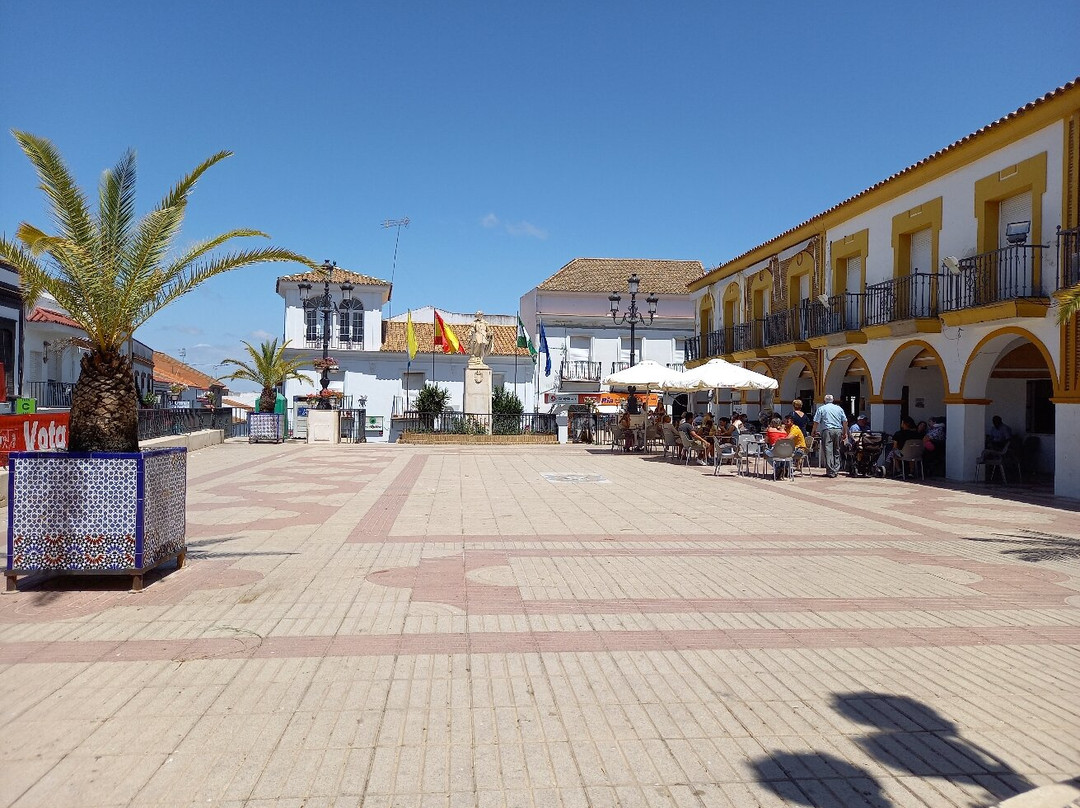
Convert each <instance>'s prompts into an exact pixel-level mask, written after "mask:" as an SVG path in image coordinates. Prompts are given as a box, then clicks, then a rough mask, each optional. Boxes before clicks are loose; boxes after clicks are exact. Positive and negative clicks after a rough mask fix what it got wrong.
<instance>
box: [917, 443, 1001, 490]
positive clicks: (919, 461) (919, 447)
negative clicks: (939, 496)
mask: <svg viewBox="0 0 1080 808" xmlns="http://www.w3.org/2000/svg"><path fill="white" fill-rule="evenodd" d="M923 451H924V450H923V445H922V441H921V440H916V439H912V440H908V441H904V445H903V446H902V447H901V448H900V477H901V478H902V479H904V480H906V479H907V468H908V464H909V463H910V464H911V467H912V468H911V476H912V477H914V476H915V465H916V464H918V466H919V479H920V480H925V479H926V474H925V472H924V470H923ZM1002 473H1004V472H1002Z"/></svg>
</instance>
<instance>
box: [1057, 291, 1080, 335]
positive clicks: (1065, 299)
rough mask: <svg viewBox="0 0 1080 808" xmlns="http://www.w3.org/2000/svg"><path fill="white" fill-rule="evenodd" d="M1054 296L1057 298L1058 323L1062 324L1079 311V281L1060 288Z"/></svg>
mask: <svg viewBox="0 0 1080 808" xmlns="http://www.w3.org/2000/svg"><path fill="white" fill-rule="evenodd" d="M1054 297H1055V298H1057V321H1058V325H1064V324H1065V323H1067V322H1069V320H1071V319H1072V318H1073V317H1075V316H1076V315H1077V313H1078V312H1080V283H1077V284H1075V285H1073V286H1070V287H1069V288H1068V289H1062V290H1061V291H1060V292H1057V293H1056V294H1055V295H1054Z"/></svg>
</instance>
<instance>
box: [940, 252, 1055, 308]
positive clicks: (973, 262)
mask: <svg viewBox="0 0 1080 808" xmlns="http://www.w3.org/2000/svg"><path fill="white" fill-rule="evenodd" d="M1043 249H1044V247H1043V245H1041V244H1010V245H1009V246H1008V247H1002V248H1000V249H997V250H992V251H991V252H986V253H980V254H979V255H973V256H971V257H970V258H961V259H960V261H959V264H960V271H959V273H957V274H955V275H953V274H951V273H950V274H949V275H947V276H943V277H945V278H946V282H945V294H944V295H943V299H942V308H943V309H944V310H945V311H959V310H960V309H970V308H973V307H975V306H987V305H990V304H992V303H1001V302H1004V301H1007V300H1020V299H1023V298H1042V297H1046V293H1045V292H1044V291H1043V285H1042V283H1036V282H1035V264H1036V258H1037V257H1040V256H1041V255H1042V252H1041V251H1042V250H1043ZM939 277H942V276H939Z"/></svg>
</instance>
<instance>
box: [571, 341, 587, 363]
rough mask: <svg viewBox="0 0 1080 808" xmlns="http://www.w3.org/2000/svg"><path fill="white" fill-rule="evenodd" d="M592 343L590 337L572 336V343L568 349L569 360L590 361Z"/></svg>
mask: <svg viewBox="0 0 1080 808" xmlns="http://www.w3.org/2000/svg"><path fill="white" fill-rule="evenodd" d="M590 345H591V339H590V338H589V337H570V345H569V347H568V348H567V350H566V359H567V361H569V362H588V361H589V349H590Z"/></svg>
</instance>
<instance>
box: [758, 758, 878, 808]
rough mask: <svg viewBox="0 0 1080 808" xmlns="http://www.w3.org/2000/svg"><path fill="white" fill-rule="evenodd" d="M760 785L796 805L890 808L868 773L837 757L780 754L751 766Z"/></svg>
mask: <svg viewBox="0 0 1080 808" xmlns="http://www.w3.org/2000/svg"><path fill="white" fill-rule="evenodd" d="M751 765H752V767H753V769H754V773H755V775H756V776H757V779H758V782H759V783H761V784H762V785H763V786H765V787H766V788H767V789H769V790H770V791H772V792H773V793H774V794H776V795H777V796H778V797H780V798H781V799H783V800H785V801H786V802H788V803H791V804H793V805H810V806H813V808H837V806H844V808H856V806H858V808H891V806H892V803H891V802H890V801H889V800H888V799H886V797H885V794H884V793H883V792H882V790H881V784H880V783H878V781H877V780H875V779H874V778H873V777H872V776H871V775H870V774H869V772H866V771H864V770H863V769H860V768H859V767H858V766H856V765H854V764H852V763H848V762H847V761H846V760H841V759H840V758H838V757H836V756H834V755H826V754H817V753H803V754H794V753H790V752H777V753H775V754H772V755H770V756H769V757H767V758H762V759H761V760H757V761H755V762H754V763H753V764H751Z"/></svg>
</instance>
